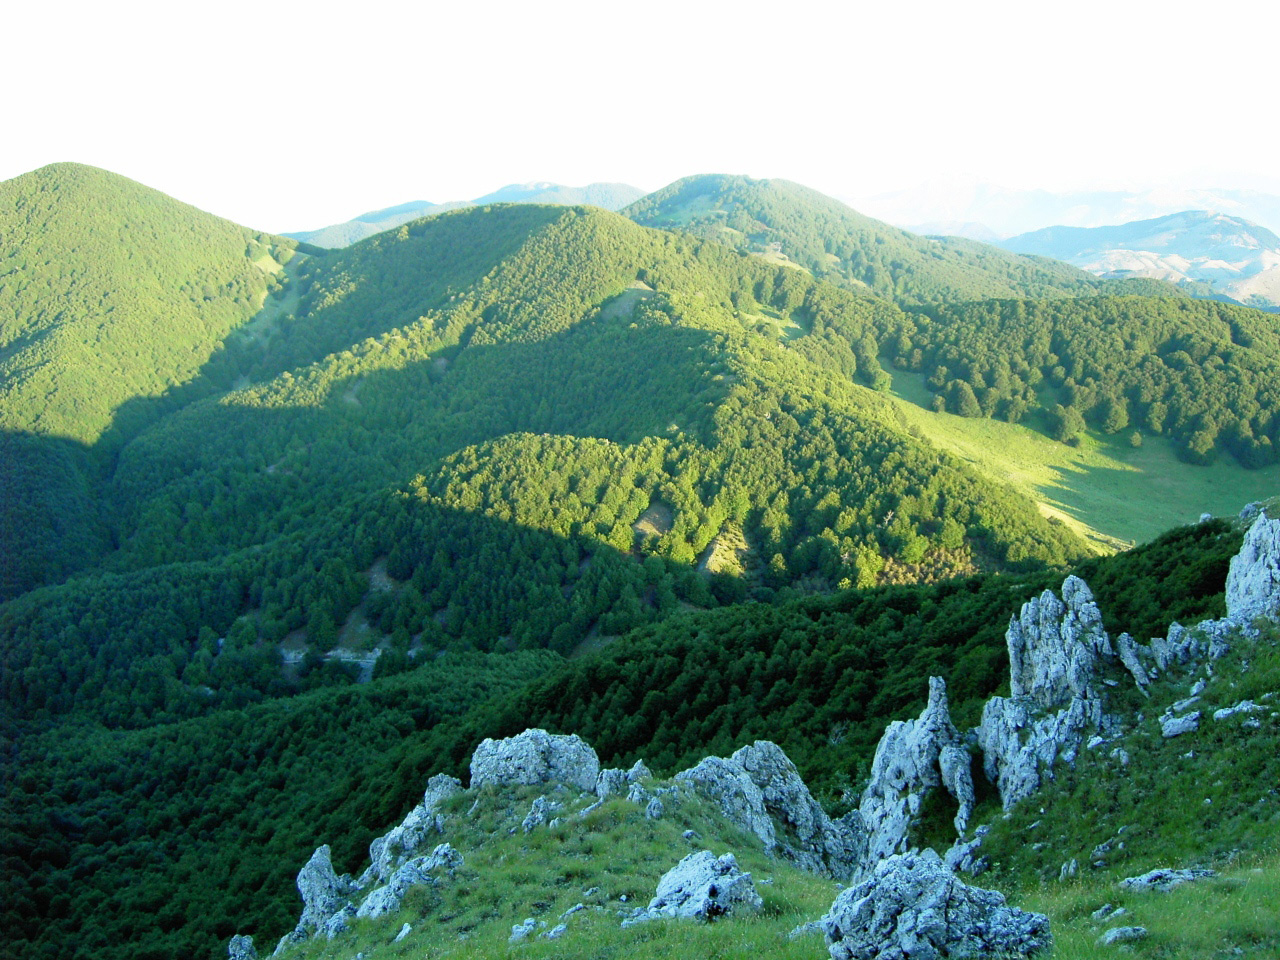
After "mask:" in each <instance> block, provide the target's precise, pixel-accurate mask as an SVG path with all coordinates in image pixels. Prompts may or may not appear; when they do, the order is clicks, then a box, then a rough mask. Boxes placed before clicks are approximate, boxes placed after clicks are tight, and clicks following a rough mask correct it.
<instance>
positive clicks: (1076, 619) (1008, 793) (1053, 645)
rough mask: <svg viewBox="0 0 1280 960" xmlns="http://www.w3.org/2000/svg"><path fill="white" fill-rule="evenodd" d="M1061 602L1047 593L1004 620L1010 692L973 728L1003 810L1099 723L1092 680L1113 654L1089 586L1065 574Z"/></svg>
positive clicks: (1066, 759)
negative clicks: (1017, 614)
mask: <svg viewBox="0 0 1280 960" xmlns="http://www.w3.org/2000/svg"><path fill="white" fill-rule="evenodd" d="M1062 597H1063V599H1062V600H1059V599H1058V598H1057V597H1055V596H1054V595H1053V593H1052V592H1051V591H1048V590H1046V591H1045V592H1044V593H1043V594H1041V595H1040V596H1039V597H1036V598H1033V599H1032V600H1029V601H1028V602H1027V603H1025V604H1023V606H1022V612H1021V614H1020V615H1019V616H1017V617H1014V618H1013V619H1012V620H1011V621H1010V623H1009V629H1008V631H1007V632H1006V634H1005V640H1006V642H1007V643H1008V645H1009V666H1010V693H1011V694H1012V695H1011V696H1010V697H1008V698H1004V697H992V698H991V699H990V700H988V701H987V704H986V706H985V707H984V708H983V711H982V723H981V725H980V726H979V727H978V729H977V731H976V732H977V738H978V743H979V745H980V746H981V748H982V753H983V769H984V770H985V771H986V774H987V778H988V779H989V780H991V781H992V782H994V783H995V784H996V786H997V787H998V788H999V790H1000V798H1001V800H1002V802H1003V804H1004V807H1005V809H1006V810H1007V809H1009V808H1010V807H1011V806H1013V805H1014V804H1015V803H1017V802H1018V801H1019V800H1021V799H1023V798H1024V797H1027V796H1030V795H1031V794H1032V793H1034V792H1035V791H1036V789H1038V788H1039V786H1040V784H1041V782H1042V781H1043V779H1044V778H1046V777H1052V775H1053V768H1054V767H1055V765H1056V764H1058V763H1060V762H1061V763H1064V764H1067V765H1072V764H1074V763H1075V758H1076V755H1077V754H1078V752H1079V750H1080V746H1081V744H1082V743H1083V742H1084V740H1085V739H1086V736H1087V735H1088V734H1091V733H1093V732H1095V731H1096V730H1097V729H1098V728H1099V727H1100V726H1103V725H1104V720H1105V717H1104V714H1103V709H1102V701H1101V695H1100V692H1099V689H1098V685H1097V683H1096V681H1097V677H1098V671H1099V666H1100V664H1101V662H1103V661H1105V660H1110V659H1113V658H1114V656H1115V653H1114V651H1113V650H1112V648H1111V642H1110V640H1109V639H1108V638H1107V634H1106V631H1105V630H1104V629H1103V628H1102V615H1101V614H1100V613H1099V612H1098V605H1097V604H1096V603H1095V602H1094V600H1093V594H1092V593H1091V592H1090V591H1089V587H1088V585H1086V584H1085V582H1084V581H1083V580H1081V579H1080V578H1079V577H1074V576H1072V577H1067V579H1066V580H1064V581H1063V584H1062ZM1135 679H1136V677H1135Z"/></svg>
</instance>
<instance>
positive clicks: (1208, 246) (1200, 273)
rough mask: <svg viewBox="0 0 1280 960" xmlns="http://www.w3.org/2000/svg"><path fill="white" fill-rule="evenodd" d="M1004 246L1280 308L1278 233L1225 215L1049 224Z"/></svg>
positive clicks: (1195, 212) (1111, 274)
mask: <svg viewBox="0 0 1280 960" xmlns="http://www.w3.org/2000/svg"><path fill="white" fill-rule="evenodd" d="M1000 245H1001V246H1003V247H1005V248H1006V249H1008V250H1012V251H1014V252H1016V253H1030V254H1037V255H1039V256H1044V257H1057V258H1058V259H1059V260H1065V261H1067V262H1068V263H1073V264H1075V265H1076V266H1078V267H1081V268H1082V269H1085V270H1088V271H1089V272H1090V273H1096V274H1098V275H1099V276H1107V277H1156V278H1159V279H1164V280H1172V281H1175V282H1179V283H1187V284H1190V285H1193V286H1194V285H1199V286H1201V287H1203V286H1207V287H1209V288H1210V289H1212V290H1213V291H1216V292H1217V293H1218V294H1220V295H1224V296H1227V297H1230V298H1231V299H1233V300H1237V301H1239V302H1241V303H1247V304H1250V305H1251V306H1259V307H1270V308H1275V307H1277V306H1280V237H1277V236H1276V235H1275V234H1274V233H1272V232H1271V231H1270V230H1268V229H1267V228H1266V227H1260V226H1258V225H1257V224H1256V223H1250V222H1249V221H1248V220H1242V219H1241V218H1239V217H1230V216H1226V215H1225V214H1221V213H1213V212H1210V211H1206V210H1187V211H1184V212H1182V213H1176V214H1172V215H1170V216H1167V217H1157V218H1155V219H1153V220H1138V221H1134V222H1132V223H1122V224H1118V225H1116V226H1109V227H1046V228H1044V229H1043V230H1036V231H1035V232H1033V233H1024V234H1020V235H1018V236H1016V237H1010V238H1009V239H1008V240H1005V241H1003V242H1002V243H1001V244H1000Z"/></svg>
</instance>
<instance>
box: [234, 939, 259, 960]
mask: <svg viewBox="0 0 1280 960" xmlns="http://www.w3.org/2000/svg"><path fill="white" fill-rule="evenodd" d="M227 954H228V957H229V960H258V951H257V950H255V949H254V946H253V937H244V936H240V935H236V936H234V937H232V938H231V942H230V943H229V944H227Z"/></svg>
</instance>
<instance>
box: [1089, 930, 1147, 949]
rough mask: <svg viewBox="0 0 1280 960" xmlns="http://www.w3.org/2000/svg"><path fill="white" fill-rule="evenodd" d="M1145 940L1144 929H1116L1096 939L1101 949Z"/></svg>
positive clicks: (1145, 932) (1145, 933)
mask: <svg viewBox="0 0 1280 960" xmlns="http://www.w3.org/2000/svg"><path fill="white" fill-rule="evenodd" d="M1145 939H1147V928H1146V927H1116V928H1114V929H1112V930H1108V931H1107V932H1106V933H1104V934H1103V935H1102V936H1100V937H1099V938H1098V945H1099V946H1101V947H1114V946H1115V945H1116V944H1118V943H1137V942H1138V941H1139V940H1145Z"/></svg>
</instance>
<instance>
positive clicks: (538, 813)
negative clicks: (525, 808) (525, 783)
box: [520, 797, 560, 833]
mask: <svg viewBox="0 0 1280 960" xmlns="http://www.w3.org/2000/svg"><path fill="white" fill-rule="evenodd" d="M559 809H560V804H558V803H556V802H555V801H554V800H549V799H547V798H546V797H538V798H537V799H536V800H534V801H533V806H531V807H530V808H529V812H528V813H527V814H525V818H524V820H523V822H521V824H520V829H521V830H523V831H524V832H525V833H529V832H530V831H533V830H536V829H537V828H538V827H541V826H542V825H543V824H545V823H547V822H549V821H550V820H551V818H552V817H553V816H554V815H555V814H556V812H557V811H558V810H559Z"/></svg>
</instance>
